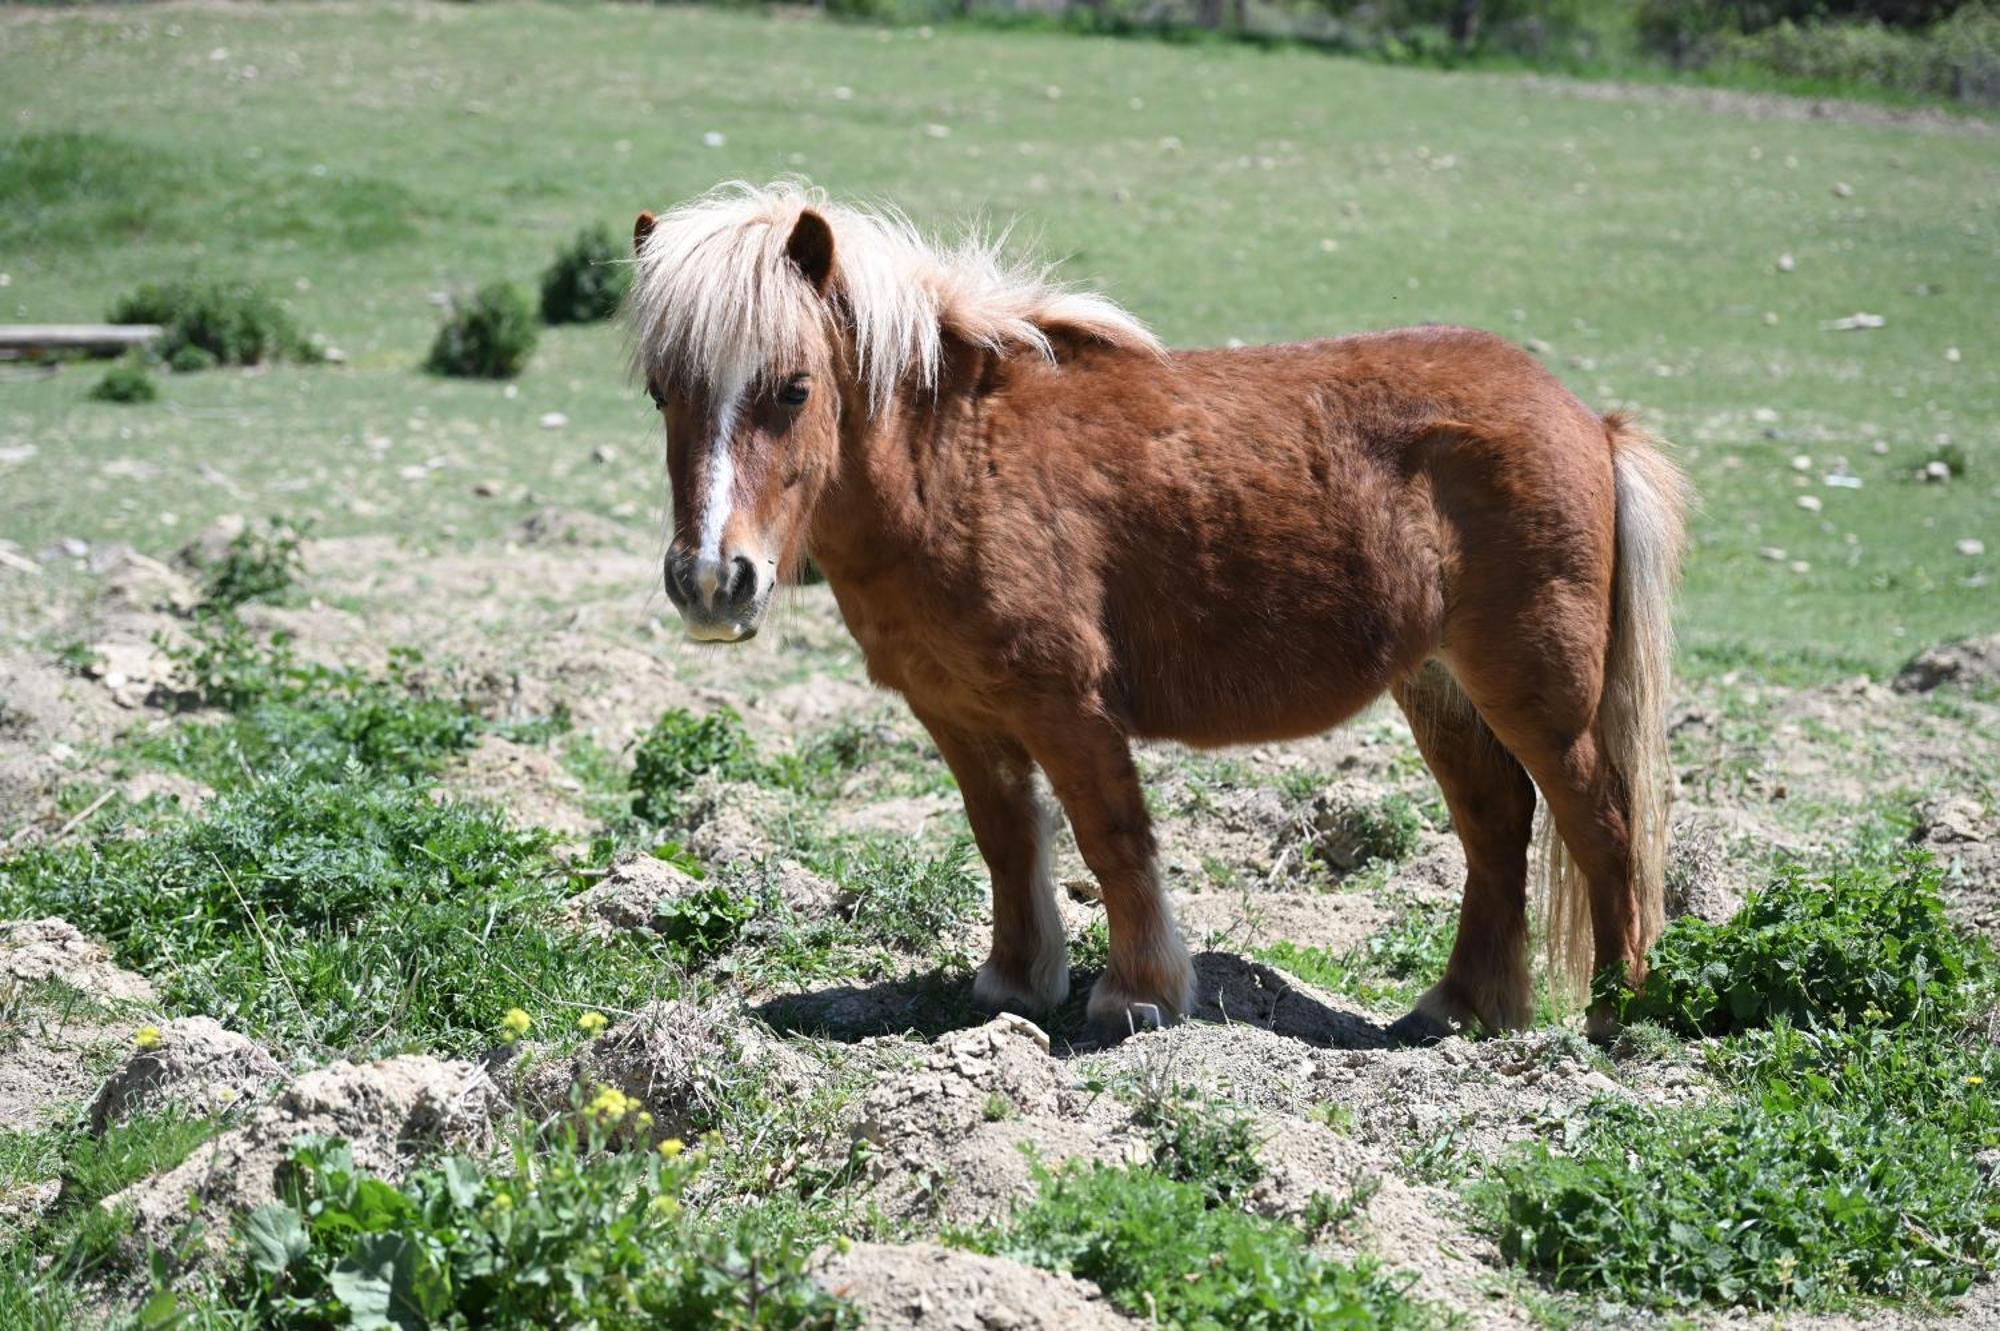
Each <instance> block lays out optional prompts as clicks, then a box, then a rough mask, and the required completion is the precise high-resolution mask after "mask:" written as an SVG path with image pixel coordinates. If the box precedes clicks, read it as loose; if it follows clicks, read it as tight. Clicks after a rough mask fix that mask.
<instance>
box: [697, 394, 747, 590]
mask: <svg viewBox="0 0 2000 1331" xmlns="http://www.w3.org/2000/svg"><path fill="white" fill-rule="evenodd" d="M744 393H745V389H744V387H742V386H740V385H736V384H730V385H728V387H727V390H726V391H725V392H722V393H719V394H718V395H717V401H719V402H721V403H722V407H721V409H720V410H719V411H717V412H716V414H715V438H714V439H713V440H712V441H710V443H709V446H708V494H707V496H706V497H705V499H704V502H703V503H702V506H701V532H700V544H699V546H698V547H697V549H696V557H695V566H694V567H695V584H696V586H697V588H698V589H699V590H700V592H701V595H702V599H703V600H704V601H709V602H713V601H714V599H715V589H716V588H717V587H718V586H720V585H721V582H722V533H723V531H724V529H726V528H727V527H728V526H729V517H730V513H731V512H732V511H733V507H734V504H735V500H736V461H735V459H734V458H733V457H731V456H730V452H729V445H730V441H731V440H732V438H733V437H734V436H735V434H736V417H737V415H738V413H739V412H740V411H741V410H742V406H743V398H744Z"/></svg>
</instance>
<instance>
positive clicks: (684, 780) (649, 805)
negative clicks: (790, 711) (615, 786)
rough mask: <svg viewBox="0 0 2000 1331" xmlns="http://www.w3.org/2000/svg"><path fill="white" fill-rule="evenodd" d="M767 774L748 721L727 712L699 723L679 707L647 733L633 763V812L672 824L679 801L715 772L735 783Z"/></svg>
mask: <svg viewBox="0 0 2000 1331" xmlns="http://www.w3.org/2000/svg"><path fill="white" fill-rule="evenodd" d="M761 770H762V769H761V768H760V766H759V764H758V762H757V754H756V750H755V748H754V747H753V746H752V745H751V742H750V736H749V734H748V732H746V731H745V730H744V729H743V718H742V717H740V716H738V715H737V714H736V713H735V712H734V711H733V710H731V709H730V708H727V707H723V708H720V709H718V710H716V711H713V712H710V713H709V714H708V715H707V716H703V717H697V716H695V715H694V714H693V713H691V712H688V711H686V710H684V709H682V708H679V707H676V708H675V709H673V710H672V711H670V712H668V713H667V714H666V715H664V716H662V717H661V718H660V719H659V720H658V721H656V722H654V723H653V728H652V729H651V730H649V731H647V732H646V734H645V736H644V737H643V738H642V739H641V740H640V741H639V748H638V751H637V752H636V753H635V754H634V755H633V759H632V777H631V780H630V782H629V785H630V788H631V791H632V812H633V814H634V815H635V816H636V817H639V818H643V819H645V820H646V821H647V822H652V823H669V822H672V821H673V820H674V818H675V816H676V812H677V805H678V803H679V800H680V797H681V796H682V795H684V794H686V793H687V790H688V788H689V787H690V786H692V785H693V784H694V783H695V780H696V779H697V778H699V777H701V776H704V775H706V774H708V773H710V772H714V773H715V774H716V775H717V776H720V777H723V778H725V779H727V780H732V781H747V780H754V779H755V778H756V776H757V775H758V773H759V772H760V771H761Z"/></svg>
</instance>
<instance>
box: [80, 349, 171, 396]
mask: <svg viewBox="0 0 2000 1331" xmlns="http://www.w3.org/2000/svg"><path fill="white" fill-rule="evenodd" d="M90 395H91V396H92V397H93V398H96V399H97V400H98V401H99V402H125V403H135V402H151V401H153V400H154V399H156V398H158V397H159V396H160V386H159V385H158V384H157V383H155V382H154V381H153V375H152V372H151V371H150V370H148V369H147V368H146V362H145V361H143V360H140V359H139V358H138V357H136V356H130V357H127V358H126V359H124V360H121V361H119V362H118V363H117V364H116V365H114V366H112V367H111V368H110V369H108V370H106V371H105V372H104V377H103V378H102V379H99V380H98V381H97V386H96V387H95V388H92V389H91V390H90Z"/></svg>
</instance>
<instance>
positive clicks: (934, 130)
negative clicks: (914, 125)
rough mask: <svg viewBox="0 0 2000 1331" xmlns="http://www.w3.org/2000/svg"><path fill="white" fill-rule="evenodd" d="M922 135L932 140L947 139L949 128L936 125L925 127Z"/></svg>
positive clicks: (948, 126) (949, 134) (949, 133)
mask: <svg viewBox="0 0 2000 1331" xmlns="http://www.w3.org/2000/svg"><path fill="white" fill-rule="evenodd" d="M924 133H925V134H926V135H928V136H929V137H931V138H933V139H948V138H950V137H951V126H950V125H937V124H931V125H925V126H924Z"/></svg>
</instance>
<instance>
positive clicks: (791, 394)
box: [778, 374, 812, 407]
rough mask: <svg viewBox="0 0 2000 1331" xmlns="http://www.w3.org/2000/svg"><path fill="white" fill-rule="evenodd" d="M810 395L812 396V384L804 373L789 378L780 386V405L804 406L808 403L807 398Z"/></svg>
mask: <svg viewBox="0 0 2000 1331" xmlns="http://www.w3.org/2000/svg"><path fill="white" fill-rule="evenodd" d="M810 396H812V385H811V384H810V383H808V382H807V381H806V377H805V376H804V375H802V374H801V375H796V376H794V377H793V378H790V379H787V380H785V382H784V383H782V384H780V385H779V386H778V405H780V406H785V407H803V406H804V405H805V404H806V399H807V398H808V397H810Z"/></svg>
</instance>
